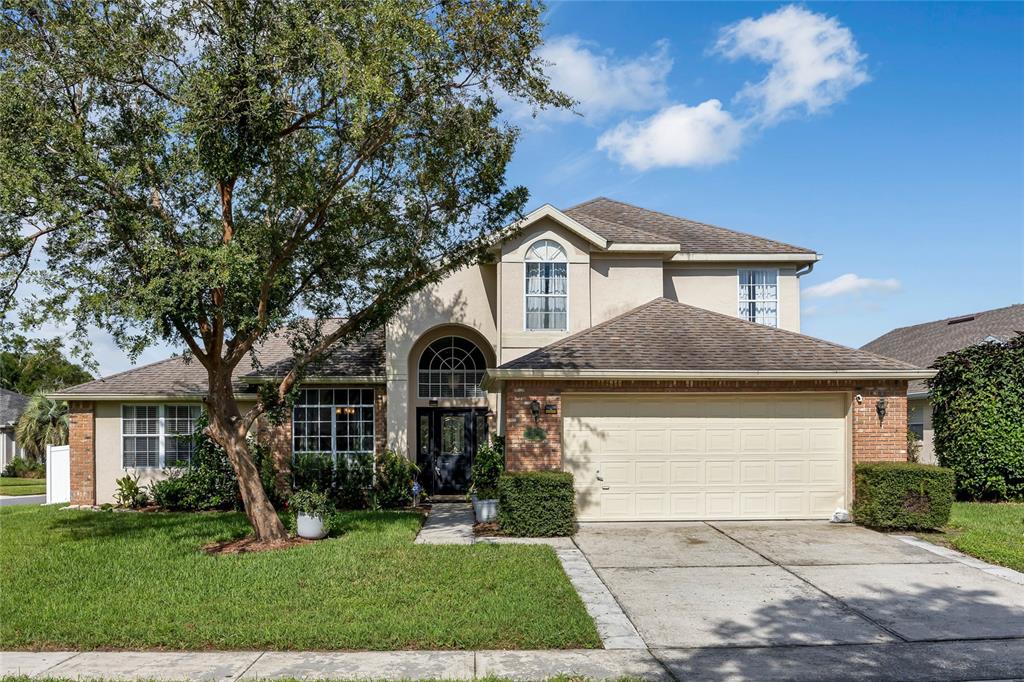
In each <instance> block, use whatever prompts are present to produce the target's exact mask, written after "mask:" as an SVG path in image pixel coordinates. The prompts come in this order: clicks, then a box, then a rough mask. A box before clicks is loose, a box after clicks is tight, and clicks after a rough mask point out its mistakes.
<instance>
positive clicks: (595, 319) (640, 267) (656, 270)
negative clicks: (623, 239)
mask: <svg viewBox="0 0 1024 682" xmlns="http://www.w3.org/2000/svg"><path fill="white" fill-rule="evenodd" d="M663 270H664V261H663V260H662V259H661V258H660V257H651V256H633V257H628V256H617V257H611V256H605V255H601V256H593V257H592V258H591V269H590V295H591V296H590V323H591V325H595V324H600V323H601V322H604V321H605V320H610V319H611V318H613V317H615V316H617V315H621V314H623V313H625V312H629V311H630V310H632V309H633V308H636V307H637V306H639V305H643V304H644V303H647V302H648V301H650V300H652V299H655V298H658V297H659V296H662V295H663V289H664V283H663Z"/></svg>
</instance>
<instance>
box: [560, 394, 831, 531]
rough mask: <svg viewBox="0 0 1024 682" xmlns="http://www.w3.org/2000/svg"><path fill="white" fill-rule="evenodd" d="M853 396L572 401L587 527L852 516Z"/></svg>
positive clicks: (567, 408) (568, 406)
mask: <svg viewBox="0 0 1024 682" xmlns="http://www.w3.org/2000/svg"><path fill="white" fill-rule="evenodd" d="M845 409H846V408H845V398H844V396H842V395H836V394H815V395H809V394H808V395H794V394H789V395H775V394H759V395H693V396H678V395H651V396H638V395H629V396H627V395H594V396H563V399H562V410H563V429H564V433H563V445H564V454H565V457H564V462H565V469H566V470H567V471H570V472H572V473H573V475H574V477H575V481H576V499H577V506H578V513H579V518H580V520H581V521H616V520H645V519H660V520H670V519H671V520H686V519H709V520H710V519H818V518H827V517H828V516H829V515H830V514H831V513H832V512H833V511H834V510H835V509H836V508H837V507H845V506H846V494H845V490H846V477H847V467H846V458H847V455H846V420H845Z"/></svg>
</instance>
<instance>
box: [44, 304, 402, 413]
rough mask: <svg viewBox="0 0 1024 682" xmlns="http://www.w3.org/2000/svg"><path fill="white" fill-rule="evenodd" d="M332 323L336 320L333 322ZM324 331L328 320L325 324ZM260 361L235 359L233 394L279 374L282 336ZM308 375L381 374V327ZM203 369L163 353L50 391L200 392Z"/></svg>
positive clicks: (263, 350) (65, 394)
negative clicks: (259, 378) (151, 360)
mask: <svg viewBox="0 0 1024 682" xmlns="http://www.w3.org/2000/svg"><path fill="white" fill-rule="evenodd" d="M334 324H337V323H336V322H335V323H334ZM325 331H326V332H327V333H329V332H330V328H329V325H328V327H327V328H326V329H325ZM256 355H257V358H258V361H259V362H260V363H261V364H262V365H263V366H262V368H261V369H259V370H256V369H255V368H254V367H253V366H252V363H251V362H250V361H249V360H248V359H246V360H243V361H242V362H241V363H239V365H238V367H237V368H236V369H235V374H234V388H235V391H236V392H238V393H244V392H247V391H250V392H251V391H252V387H251V384H249V383H248V382H247V381H245V378H246V377H249V378H252V377H255V376H279V375H282V374H284V372H285V371H286V370H287V367H288V366H289V365H290V362H291V357H292V351H291V348H290V347H289V346H288V340H287V336H286V335H284V334H274V335H272V336H271V337H270V338H268V339H267V340H266V342H264V344H263V345H262V346H260V347H259V348H258V349H257V352H256ZM308 375H309V376H316V377H319V376H329V377H332V378H333V377H338V378H339V380H344V378H345V377H356V376H358V377H367V376H372V377H381V378H383V376H384V332H383V330H381V329H377V330H374V331H372V332H370V333H369V334H367V335H366V336H365V337H363V338H360V339H355V340H353V341H350V342H349V343H346V344H344V345H342V346H339V347H337V348H336V349H335V350H334V351H333V352H332V353H331V354H330V355H328V356H327V357H326V358H325V359H324V360H323V361H321V362H320V363H317V364H316V365H314V366H312V367H310V369H309V372H308ZM206 380H207V379H206V369H205V368H204V367H203V366H202V364H200V363H199V362H198V361H197V360H194V359H193V360H192V361H191V362H187V363H186V362H185V360H184V358H182V357H173V358H168V359H167V360H161V361H159V362H154V363H152V364H149V365H143V366H142V367H136V368H134V369H130V370H127V371H125V372H120V373H119V374H113V375H111V376H108V377H103V378H101V379H96V380H95V381H89V382H87V383H84V384H79V385H77V386H71V387H69V388H65V389H63V390H61V391H60V392H59V393H57V394H55V395H57V396H59V397H62V398H70V399H73V398H75V397H76V396H84V395H89V396H94V395H99V396H104V395H109V396H115V395H116V396H121V395H145V396H167V397H201V396H203V395H206V390H207V388H206V386H207V384H206Z"/></svg>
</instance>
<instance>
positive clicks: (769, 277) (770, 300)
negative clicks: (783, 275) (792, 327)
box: [738, 269, 779, 327]
mask: <svg viewBox="0 0 1024 682" xmlns="http://www.w3.org/2000/svg"><path fill="white" fill-rule="evenodd" d="M738 275H739V283H740V286H739V316H740V317H741V318H742V319H744V320H747V321H748V322H757V323H758V324H766V325H768V326H769V327H778V326H779V271H778V270H775V269H766V270H739V271H738Z"/></svg>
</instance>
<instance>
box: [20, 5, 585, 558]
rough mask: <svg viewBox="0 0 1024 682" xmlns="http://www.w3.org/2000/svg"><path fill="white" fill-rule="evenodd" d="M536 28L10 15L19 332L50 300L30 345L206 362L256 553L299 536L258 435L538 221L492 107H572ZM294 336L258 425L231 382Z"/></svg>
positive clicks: (116, 13) (359, 19) (140, 10)
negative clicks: (332, 366) (516, 231)
mask: <svg viewBox="0 0 1024 682" xmlns="http://www.w3.org/2000/svg"><path fill="white" fill-rule="evenodd" d="M540 9H541V8H540V7H539V6H538V5H536V4H533V3H529V2H527V3H523V2H510V1H509V2H506V1H502V0H463V1H460V0H451V1H449V0H304V1H294V2H290V1H286V0H277V1H271V0H156V1H153V2H143V1H141V0H122V1H119V2H97V1H89V0H60V1H53V2H44V1H31V2H29V1H26V2H20V1H18V0H14V1H13V2H9V3H5V5H4V9H3V12H2V24H0V259H2V263H0V265H2V266H3V267H2V269H3V274H0V278H2V279H0V288H2V289H3V292H2V293H0V310H3V312H5V313H10V312H11V311H12V310H13V309H14V308H15V306H14V305H13V304H12V301H13V297H14V290H15V289H16V288H17V287H18V286H19V285H21V286H24V283H25V281H26V280H31V282H32V283H31V285H30V286H31V291H32V296H31V297H22V298H23V300H22V301H21V303H20V305H18V306H17V308H18V315H19V320H20V324H22V325H32V324H38V323H40V322H43V321H47V320H54V319H60V320H64V321H65V322H66V323H67V324H69V325H71V326H72V327H73V328H74V329H75V330H76V333H77V334H78V335H79V336H80V337H81V338H84V334H85V331H86V329H88V327H89V326H90V325H98V326H99V327H101V328H103V329H106V330H108V331H110V332H111V333H113V335H114V337H115V338H116V339H117V341H118V343H119V344H120V345H121V346H122V347H123V348H125V349H127V350H129V351H130V352H138V351H139V350H140V349H141V348H143V347H144V346H145V345H146V344H148V343H151V342H153V341H156V340H162V341H164V342H169V343H171V344H174V345H176V346H178V347H181V348H182V349H183V351H184V352H186V354H187V355H188V356H189V357H190V358H191V361H193V362H198V363H201V364H202V366H203V367H204V368H205V369H206V373H207V377H208V380H209V387H208V388H209V390H208V394H207V396H206V403H207V409H208V412H209V427H208V433H209V435H210V436H211V437H212V438H213V439H214V440H215V441H216V442H217V443H219V444H220V445H222V446H223V447H224V448H225V450H226V452H227V454H228V457H229V459H230V461H231V464H232V466H233V467H234V469H235V471H236V472H237V474H238V479H239V487H240V489H241V494H242V499H243V501H244V504H245V510H246V514H247V515H248V518H249V520H250V522H251V523H252V526H253V529H254V531H255V533H256V536H257V538H258V539H259V540H262V541H273V540H278V539H281V538H283V537H284V535H285V530H284V527H283V526H282V525H281V523H280V521H279V519H278V517H277V515H276V514H275V513H274V510H273V507H272V506H271V504H270V502H269V501H268V499H267V497H266V495H265V494H264V491H263V489H262V487H261V486H260V482H259V477H258V475H257V471H256V468H255V466H254V464H253V460H252V456H251V453H250V452H249V450H248V447H247V444H246V434H247V433H248V432H249V430H250V428H251V427H252V426H253V425H254V423H255V420H257V419H258V418H259V417H260V416H261V415H262V414H264V413H265V412H267V411H268V410H273V409H279V408H280V406H281V405H282V404H285V403H286V402H287V398H288V396H289V395H290V394H291V392H292V391H293V389H294V388H295V386H296V385H297V384H298V382H300V381H301V378H302V376H303V371H304V369H305V368H306V367H307V366H308V365H309V364H310V363H311V362H313V361H315V360H316V359H317V358H318V357H320V356H321V355H323V354H324V353H325V352H326V351H329V350H330V349H331V348H332V347H333V346H334V345H335V344H338V343H341V342H344V341H345V340H346V339H350V338H352V337H354V336H356V335H360V334H363V333H365V332H367V331H368V330H370V329H371V328H373V327H376V326H379V325H381V324H383V323H384V322H385V321H386V320H387V319H388V318H389V317H390V316H391V315H392V314H393V313H395V312H396V311H397V310H398V309H399V308H400V307H401V306H402V305H403V304H404V303H405V302H407V301H408V300H409V298H410V296H411V295H412V294H414V293H415V292H416V291H418V290H421V289H422V288H423V287H425V286H427V285H429V284H430V283H432V282H435V281H437V280H438V279H439V278H441V277H443V276H444V275H445V274H447V273H449V272H451V271H452V270H453V269H455V268H459V267H462V266H463V265H465V264H467V263H470V262H472V261H473V260H474V259H477V258H479V257H481V254H482V253H483V248H484V247H485V245H486V242H487V239H488V238H489V236H491V235H493V233H495V231H497V230H498V229H500V228H501V227H502V226H503V225H505V224H507V223H508V222H509V221H510V220H511V219H514V218H515V217H517V216H518V215H520V214H521V211H522V208H523V206H524V204H525V201H526V196H527V195H526V191H525V189H524V188H521V187H513V188H509V187H507V185H506V181H505V169H506V166H507V164H508V162H509V159H510V157H511V155H512V152H513V148H514V144H515V140H516V132H517V131H516V130H515V129H514V128H513V127H510V126H508V125H506V124H504V123H503V122H502V120H501V118H500V116H499V115H500V111H499V108H498V106H497V104H496V101H497V100H498V99H499V98H513V99H517V100H520V101H525V102H527V103H529V104H530V105H532V106H533V107H534V108H535V109H541V108H545V107H549V106H555V107H565V106H568V105H570V104H571V103H570V102H569V101H568V100H567V98H566V97H565V96H564V95H562V94H560V93H558V92H555V91H553V90H552V89H551V88H550V87H549V84H548V82H547V80H546V78H545V76H544V73H543V64H542V62H540V61H539V59H538V58H537V57H536V56H535V51H536V48H537V47H538V46H539V44H540V42H541V21H540ZM4 299H6V300H4ZM335 316H338V317H342V318H344V319H345V321H344V323H342V324H340V325H339V326H337V327H336V328H335V327H334V326H333V325H330V326H325V325H324V324H323V322H324V320H326V319H327V318H330V317H335ZM303 320H305V321H303ZM8 324H10V318H9V316H8ZM279 328H286V329H289V330H290V331H289V338H290V341H291V345H292V348H293V351H294V363H293V365H292V369H291V370H290V371H289V372H288V373H287V374H286V375H284V376H283V378H282V379H281V380H280V381H278V382H276V384H275V385H274V386H273V387H272V390H269V391H266V392H264V393H263V394H262V395H263V398H262V399H261V400H260V402H259V403H258V404H257V405H256V406H255V407H254V408H252V409H249V410H247V411H245V412H242V411H241V410H240V408H239V405H238V402H237V400H236V396H235V394H234V392H233V390H232V382H231V377H232V373H233V372H234V371H235V369H236V367H238V365H239V363H241V362H243V360H245V359H246V358H247V357H251V356H252V352H253V350H254V349H256V348H258V347H259V344H260V343H261V342H262V341H263V340H265V339H266V337H267V336H268V334H270V333H272V332H273V331H274V330H276V329H279Z"/></svg>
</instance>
